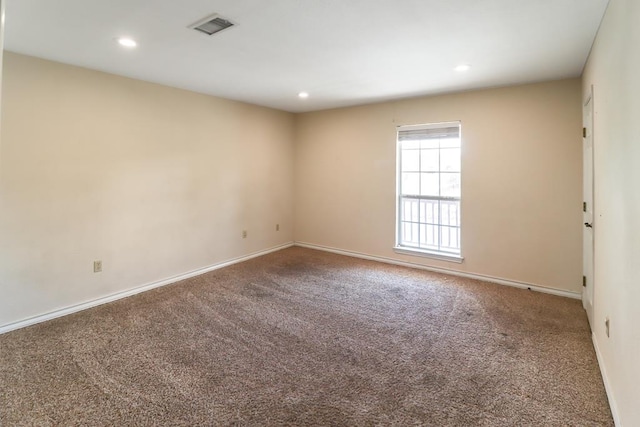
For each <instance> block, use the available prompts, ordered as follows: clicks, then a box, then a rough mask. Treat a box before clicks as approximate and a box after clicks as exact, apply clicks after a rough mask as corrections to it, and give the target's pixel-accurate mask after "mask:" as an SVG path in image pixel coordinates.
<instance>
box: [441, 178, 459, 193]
mask: <svg viewBox="0 0 640 427" xmlns="http://www.w3.org/2000/svg"><path fill="white" fill-rule="evenodd" d="M440 185H441V187H440V195H441V196H443V197H460V174H459V173H443V174H441V175H440Z"/></svg>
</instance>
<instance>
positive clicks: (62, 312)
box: [0, 242, 294, 335]
mask: <svg viewBox="0 0 640 427" xmlns="http://www.w3.org/2000/svg"><path fill="white" fill-rule="evenodd" d="M293 245H294V243H293V242H290V243H285V244H283V245H278V246H274V247H272V248H269V249H265V250H262V251H258V252H253V253H251V254H248V255H244V256H241V257H237V258H233V259H230V260H227V261H223V262H220V263H217V264H213V265H210V266H208V267H203V268H199V269H197V270H192V271H189V272H187V273H183V274H179V275H177V276H173V277H169V278H167V279H163V280H159V281H156V282H152V283H147V284H144V285H141V286H137V287H135V288H133V289H129V290H126V291H122V292H116V293H115V294H111V295H107V296H105V297H101V298H97V299H94V300H91V301H87V302H83V303H80V304H76V305H72V306H69V307H65V308H62V309H59V310H54V311H51V312H48V313H45V314H40V315H38V316H34V317H30V318H28V319H24V320H19V321H17V322H13V323H9V324H6V325H2V326H0V335H1V334H4V333H7V332H10V331H14V330H16V329H21V328H26V327H27V326H31V325H35V324H36V323H41V322H46V321H47V320H52V319H55V318H57V317H62V316H66V315H68V314H72V313H76V312H78V311H82V310H86V309H88V308H92V307H96V306H98V305H102V304H106V303H109V302H113V301H116V300H119V299H122V298H126V297H130V296H132V295H136V294H139V293H141V292H146V291H149V290H151V289H155V288H159V287H162V286H166V285H169V284H171V283H175V282H179V281H181V280H185V279H189V278H191V277H195V276H199V275H201V274H204V273H208V272H210V271H213V270H218V269H220V268H223V267H228V266H230V265H233V264H237V263H239V262H243V261H247V260H250V259H252V258H256V257H259V256H262V255H266V254H269V253H271V252H276V251H279V250H282V249H286V248H290V247H291V246H293Z"/></svg>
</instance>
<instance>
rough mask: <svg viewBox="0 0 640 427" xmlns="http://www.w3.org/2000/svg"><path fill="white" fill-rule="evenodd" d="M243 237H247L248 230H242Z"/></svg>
mask: <svg viewBox="0 0 640 427" xmlns="http://www.w3.org/2000/svg"><path fill="white" fill-rule="evenodd" d="M242 238H243V239H246V238H247V230H242Z"/></svg>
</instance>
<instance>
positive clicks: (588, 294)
mask: <svg viewBox="0 0 640 427" xmlns="http://www.w3.org/2000/svg"><path fill="white" fill-rule="evenodd" d="M592 100H593V90H592V92H591V94H590V95H589V99H587V102H586V103H585V104H584V108H583V110H582V122H583V124H584V134H583V136H584V138H583V142H582V153H583V154H582V159H583V168H582V175H583V181H582V182H583V190H582V192H583V197H584V199H583V200H584V205H583V211H584V212H583V213H582V217H583V218H582V219H583V223H584V225H583V227H582V229H583V231H582V259H583V262H582V272H583V273H582V274H583V275H584V282H583V285H584V289H583V293H582V304H583V306H584V309H585V310H586V311H587V317H588V318H589V324H590V325H591V328H592V329H593V245H594V241H593V227H594V226H595V224H594V223H593V101H592Z"/></svg>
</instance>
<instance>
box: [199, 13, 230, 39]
mask: <svg viewBox="0 0 640 427" xmlns="http://www.w3.org/2000/svg"><path fill="white" fill-rule="evenodd" d="M233 25H234V24H233V23H231V22H229V21H228V20H226V19H224V18H222V17H220V15H217V14H216V15H212V16H209V17H208V18H205V19H201V20H200V21H198V22H196V23H195V24H193V25H190V26H189V28H193V29H194V30H197V31H200V32H202V33H205V34H206V35H208V36H210V35H213V34H215V33H217V32H220V31H222V30H226V29H227V28H229V27H233Z"/></svg>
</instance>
